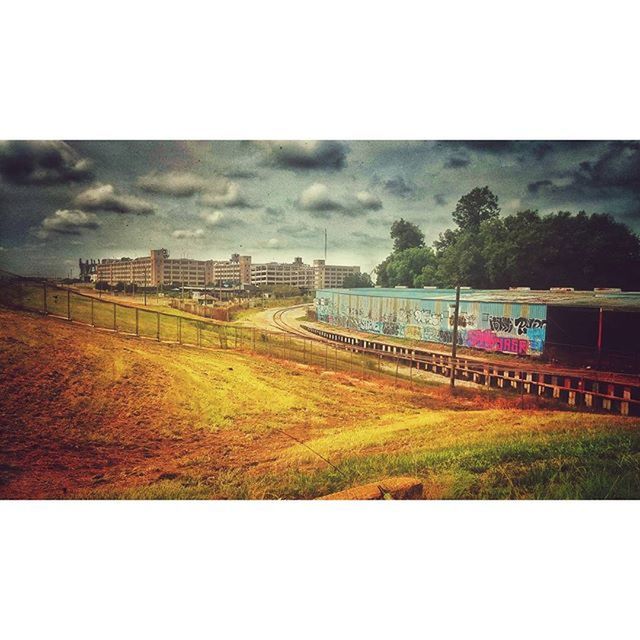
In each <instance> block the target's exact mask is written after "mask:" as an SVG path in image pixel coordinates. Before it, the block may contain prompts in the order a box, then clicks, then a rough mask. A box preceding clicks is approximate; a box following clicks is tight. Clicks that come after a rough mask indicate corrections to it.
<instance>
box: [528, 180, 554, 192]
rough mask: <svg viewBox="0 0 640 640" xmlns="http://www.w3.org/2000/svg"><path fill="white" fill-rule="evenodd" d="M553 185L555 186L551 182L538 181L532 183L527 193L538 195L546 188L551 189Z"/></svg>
mask: <svg viewBox="0 0 640 640" xmlns="http://www.w3.org/2000/svg"><path fill="white" fill-rule="evenodd" d="M551 185H553V182H551V180H536V181H535V182H530V183H529V184H528V185H527V191H528V192H529V193H532V194H533V195H536V194H537V193H538V192H539V191H540V190H541V189H543V188H544V187H550V186H551Z"/></svg>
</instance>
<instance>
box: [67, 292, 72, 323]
mask: <svg viewBox="0 0 640 640" xmlns="http://www.w3.org/2000/svg"><path fill="white" fill-rule="evenodd" d="M67 320H71V289H67Z"/></svg>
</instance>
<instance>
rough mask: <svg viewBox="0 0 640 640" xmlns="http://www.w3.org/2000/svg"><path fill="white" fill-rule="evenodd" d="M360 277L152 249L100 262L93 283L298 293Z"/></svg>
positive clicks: (330, 268)
mask: <svg viewBox="0 0 640 640" xmlns="http://www.w3.org/2000/svg"><path fill="white" fill-rule="evenodd" d="M359 273H360V267H359V266H341V265H327V264H325V261H324V260H314V261H313V265H308V264H305V263H304V262H303V261H302V258H299V257H297V258H295V259H294V261H293V262H267V263H253V262H252V261H251V256H241V255H239V254H237V253H234V254H233V255H232V256H231V258H230V259H229V260H192V259H189V258H170V257H169V252H168V251H167V250H166V249H153V250H152V251H151V253H150V255H149V256H142V257H139V258H120V259H112V258H108V259H104V260H101V261H100V263H99V264H97V265H96V267H95V279H96V281H99V282H106V283H108V284H110V285H115V284H117V283H118V282H122V283H125V284H131V283H134V284H136V285H138V286H149V287H157V286H169V285H171V284H173V283H180V284H184V285H185V286H188V287H204V286H208V285H209V286H211V285H213V286H238V285H255V286H261V285H262V286H279V285H286V286H294V287H300V288H302V289H313V288H318V287H341V286H342V284H343V283H344V280H345V278H346V277H348V276H350V275H356V274H359Z"/></svg>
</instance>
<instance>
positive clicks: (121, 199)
mask: <svg viewBox="0 0 640 640" xmlns="http://www.w3.org/2000/svg"><path fill="white" fill-rule="evenodd" d="M75 204H76V206H78V207H80V208H82V209H88V210H89V211H114V212H115V213H133V214H137V215H146V214H149V213H153V211H154V209H153V205H152V204H150V203H149V202H147V201H146V200H143V199H142V198H138V197H136V196H132V195H126V194H120V193H117V192H116V190H115V189H114V187H113V185H110V184H97V185H95V186H93V187H90V188H89V189H87V190H86V191H82V192H81V193H79V194H78V195H77V196H76V198H75Z"/></svg>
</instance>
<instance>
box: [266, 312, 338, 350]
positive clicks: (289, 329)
mask: <svg viewBox="0 0 640 640" xmlns="http://www.w3.org/2000/svg"><path fill="white" fill-rule="evenodd" d="M308 306H309V304H308V303H306V304H297V305H295V306H293V307H286V308H285V309H278V310H277V311H276V312H275V313H274V314H273V323H274V324H275V325H276V327H278V329H280V331H284V332H285V333H291V334H293V335H296V336H300V337H302V338H307V339H309V340H314V341H316V342H325V341H326V339H325V338H321V337H319V336H316V335H314V334H312V333H310V332H308V331H304V330H303V329H300V328H299V327H296V326H294V325H292V324H290V323H288V322H287V321H286V319H285V317H284V314H285V313H287V312H288V311H291V310H292V309H303V308H306V307H308ZM328 342H332V341H331V340H329V341H328Z"/></svg>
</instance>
